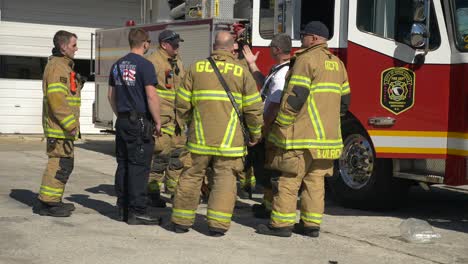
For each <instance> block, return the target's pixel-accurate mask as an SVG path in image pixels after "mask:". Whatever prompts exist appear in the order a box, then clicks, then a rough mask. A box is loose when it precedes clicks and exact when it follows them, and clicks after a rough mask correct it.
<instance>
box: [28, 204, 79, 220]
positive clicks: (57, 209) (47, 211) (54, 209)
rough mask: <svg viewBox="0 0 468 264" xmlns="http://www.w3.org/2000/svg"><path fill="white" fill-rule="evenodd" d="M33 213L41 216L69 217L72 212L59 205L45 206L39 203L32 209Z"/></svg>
mask: <svg viewBox="0 0 468 264" xmlns="http://www.w3.org/2000/svg"><path fill="white" fill-rule="evenodd" d="M33 212H34V213H36V214H39V215H41V216H53V217H69V216H70V215H71V212H72V211H70V210H68V209H67V206H64V205H63V204H61V203H53V204H47V203H44V202H42V201H39V202H38V203H37V204H36V206H35V207H34V208H33Z"/></svg>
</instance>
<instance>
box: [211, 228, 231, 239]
mask: <svg viewBox="0 0 468 264" xmlns="http://www.w3.org/2000/svg"><path fill="white" fill-rule="evenodd" d="M226 232H227V230H224V229H221V228H216V227H210V228H209V231H208V234H209V235H210V236H212V237H222V236H224V235H225V234H226Z"/></svg>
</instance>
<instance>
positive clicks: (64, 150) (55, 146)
mask: <svg viewBox="0 0 468 264" xmlns="http://www.w3.org/2000/svg"><path fill="white" fill-rule="evenodd" d="M46 152H47V156H48V157H49V159H48V161H47V167H46V169H45V171H44V174H43V176H42V183H41V187H40V190H39V196H38V198H39V200H41V201H42V202H44V203H48V204H53V203H59V202H61V201H62V197H63V192H64V191H65V185H66V184H67V181H68V178H69V177H70V174H71V173H72V171H73V165H74V154H73V152H74V143H73V141H72V140H68V139H58V138H47V151H46Z"/></svg>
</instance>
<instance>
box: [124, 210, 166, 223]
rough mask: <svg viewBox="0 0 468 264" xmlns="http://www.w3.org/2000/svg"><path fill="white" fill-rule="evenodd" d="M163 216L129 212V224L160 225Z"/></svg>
mask: <svg viewBox="0 0 468 264" xmlns="http://www.w3.org/2000/svg"><path fill="white" fill-rule="evenodd" d="M160 223H161V217H159V216H152V215H149V214H144V213H136V212H128V220H127V224H129V225H159V224H160Z"/></svg>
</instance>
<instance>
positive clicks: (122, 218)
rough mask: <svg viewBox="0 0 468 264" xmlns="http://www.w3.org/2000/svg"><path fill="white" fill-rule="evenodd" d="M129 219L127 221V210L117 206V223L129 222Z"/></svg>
mask: <svg viewBox="0 0 468 264" xmlns="http://www.w3.org/2000/svg"><path fill="white" fill-rule="evenodd" d="M127 219H128V215H127ZM127 219H125V208H124V207H123V206H117V221H122V222H127Z"/></svg>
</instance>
